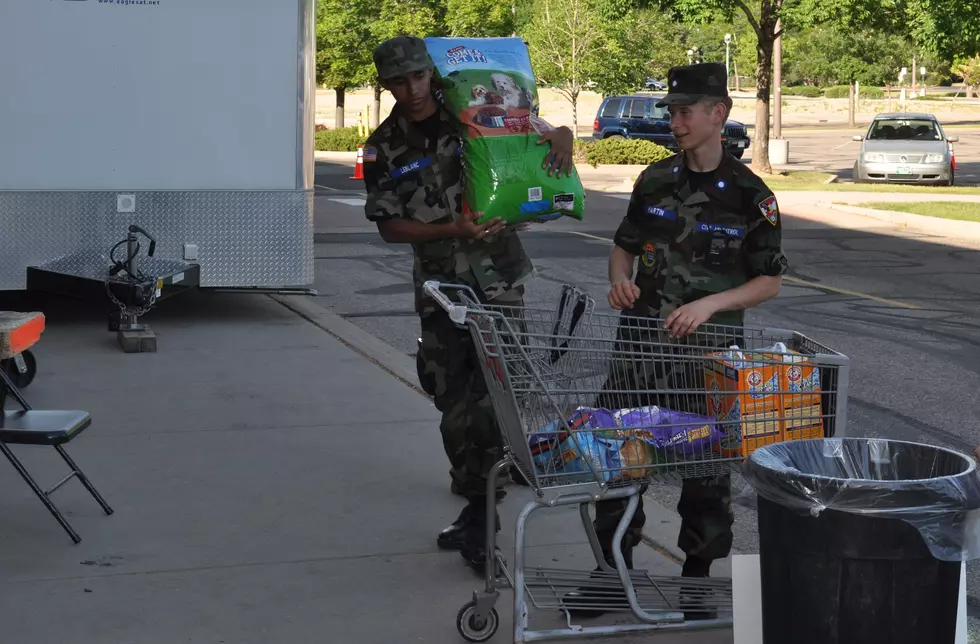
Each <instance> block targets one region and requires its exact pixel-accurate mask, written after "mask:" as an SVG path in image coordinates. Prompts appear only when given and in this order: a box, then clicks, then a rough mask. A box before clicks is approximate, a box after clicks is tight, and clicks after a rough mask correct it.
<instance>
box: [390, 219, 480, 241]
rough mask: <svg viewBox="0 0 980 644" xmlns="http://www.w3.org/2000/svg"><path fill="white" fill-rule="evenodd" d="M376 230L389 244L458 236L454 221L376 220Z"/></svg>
mask: <svg viewBox="0 0 980 644" xmlns="http://www.w3.org/2000/svg"><path fill="white" fill-rule="evenodd" d="M378 232H379V233H381V238H382V239H383V240H385V241H386V242H388V243H389V244H411V243H413V242H429V241H438V240H440V239H452V238H453V237H459V236H460V233H459V228H458V227H457V226H456V222H451V223H448V224H423V223H422V222H420V221H408V220H407V219H392V220H390V221H382V222H378Z"/></svg>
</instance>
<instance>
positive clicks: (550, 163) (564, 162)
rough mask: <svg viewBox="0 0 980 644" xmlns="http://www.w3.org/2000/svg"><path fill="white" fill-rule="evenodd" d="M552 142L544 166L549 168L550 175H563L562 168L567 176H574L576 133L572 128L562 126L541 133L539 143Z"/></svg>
mask: <svg viewBox="0 0 980 644" xmlns="http://www.w3.org/2000/svg"><path fill="white" fill-rule="evenodd" d="M545 143H551V151H550V152H548V154H547V155H546V156H545V158H544V164H543V165H542V166H541V167H542V168H548V176H549V177H550V176H552V175H554V176H555V178H558V177H560V176H561V173H562V170H564V171H565V176H569V177H570V176H572V155H573V153H574V151H575V135H574V134H573V133H572V131H571V129H569V128H567V127H564V126H562V127H560V128H558V129H556V130H551V131H548V132H544V133H542V134H541V137H540V138H539V139H538V145H543V144H545Z"/></svg>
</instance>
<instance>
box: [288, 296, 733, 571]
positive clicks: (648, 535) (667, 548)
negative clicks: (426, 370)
mask: <svg viewBox="0 0 980 644" xmlns="http://www.w3.org/2000/svg"><path fill="white" fill-rule="evenodd" d="M269 298H271V299H272V300H274V301H275V302H277V303H279V304H280V305H282V306H283V307H285V308H287V309H289V310H290V311H292V312H293V313H295V314H297V315H298V316H300V317H301V318H303V319H304V320H306V321H307V322H309V323H310V324H312V325H313V326H315V327H317V328H319V329H321V330H323V331H325V332H326V333H328V334H329V335H331V336H333V337H334V338H336V339H337V340H338V341H340V343H341V344H343V345H345V346H346V347H348V348H349V349H351V350H352V351H354V352H355V353H357V354H358V355H360V356H362V357H363V358H365V359H367V360H368V361H369V362H371V363H373V364H374V365H376V366H378V367H380V368H381V369H382V370H384V371H386V372H388V374H389V375H391V376H393V377H394V378H396V379H397V380H399V381H401V382H402V384H404V385H405V386H407V387H409V388H411V389H413V390H414V391H416V392H418V393H419V394H420V395H422V396H425V397H426V398H429V396H428V395H427V394H426V393H425V392H424V391H422V388H421V387H420V386H419V385H418V383H417V381H418V373H417V371H416V369H415V361H414V360H412V359H411V358H409V357H408V356H406V355H405V354H403V353H401V352H400V351H398V350H397V349H395V348H394V347H392V346H391V345H390V344H388V343H387V342H384V341H383V340H379V339H378V338H376V337H375V336H373V335H371V334H369V333H367V332H365V331H362V330H361V329H359V328H358V327H357V326H355V325H353V324H351V323H350V322H348V321H347V320H345V319H343V318H342V317H340V316H339V315H337V314H336V313H331V312H330V311H328V310H327V309H326V308H324V307H322V306H319V305H317V304H314V303H313V302H311V301H310V300H309V298H299V297H295V296H293V297H290V296H283V295H270V296H269ZM643 505H644V507H645V512H646V514H647V521H646V525H644V527H643V543H644V544H645V545H647V546H648V547H649V548H651V549H653V550H655V551H656V552H657V553H659V554H660V555H662V556H663V557H664V558H666V559H667V560H669V561H671V562H673V563H675V564H677V565H678V566H680V565H682V564H683V563H684V553H683V552H682V551H681V550H680V548H678V547H677V545H676V542H677V535H678V534H679V533H680V527H681V518H680V515H678V514H677V513H676V512H674V511H673V510H670V509H668V508H666V507H664V506H663V505H661V504H660V503H658V502H657V501H655V500H653V499H651V498H649V497H648V496H644V497H643ZM732 554H733V555H734V554H737V553H736V552H735V551H734V550H733V551H732ZM716 565H717V564H716ZM728 576H729V577H730V576H731V573H730V572H729V573H728Z"/></svg>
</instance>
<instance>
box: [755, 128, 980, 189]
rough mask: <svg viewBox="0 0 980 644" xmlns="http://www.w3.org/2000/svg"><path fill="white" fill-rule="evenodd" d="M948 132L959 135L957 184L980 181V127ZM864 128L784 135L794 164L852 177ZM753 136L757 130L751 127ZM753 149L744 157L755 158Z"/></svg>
mask: <svg viewBox="0 0 980 644" xmlns="http://www.w3.org/2000/svg"><path fill="white" fill-rule="evenodd" d="M945 129H946V134H947V136H958V137H959V138H960V140H959V142H958V143H956V144H954V149H955V151H956V185H959V186H976V185H980V128H977V127H960V126H955V127H946V128H945ZM858 133H862V134H863V133H864V130H830V129H816V128H814V129H797V128H784V129H783V132H782V134H783V138H785V139H787V140H789V160H790V163H791V164H793V165H798V166H805V167H809V168H811V169H814V170H819V171H821V172H832V173H834V174H837V175H838V176H839V177H840V180H842V181H850V180H851V174H852V171H853V168H854V161H855V160H856V159H857V154H858V150H859V149H860V146H861V144H860V143H859V142H858V141H852V140H851V137H852V136H854V135H855V134H858ZM749 136H753V132H752V131H751V130H750V131H749ZM751 159H752V152H751V150H750V151H749V152H747V153H746V155H745V157H744V160H745V161H746V162H751Z"/></svg>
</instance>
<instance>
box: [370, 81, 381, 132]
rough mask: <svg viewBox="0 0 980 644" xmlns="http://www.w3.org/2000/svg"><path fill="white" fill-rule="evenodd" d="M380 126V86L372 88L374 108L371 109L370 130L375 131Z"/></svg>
mask: <svg viewBox="0 0 980 644" xmlns="http://www.w3.org/2000/svg"><path fill="white" fill-rule="evenodd" d="M380 124H381V86H380V85H375V86H374V106H373V107H372V108H371V129H372V130H377V129H378V125H380Z"/></svg>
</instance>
